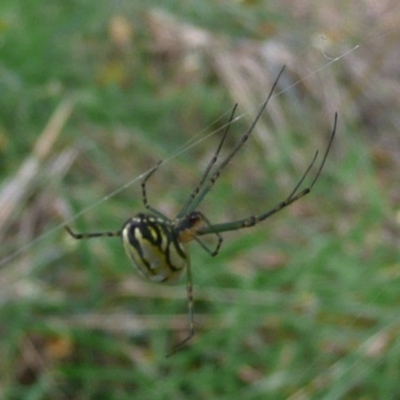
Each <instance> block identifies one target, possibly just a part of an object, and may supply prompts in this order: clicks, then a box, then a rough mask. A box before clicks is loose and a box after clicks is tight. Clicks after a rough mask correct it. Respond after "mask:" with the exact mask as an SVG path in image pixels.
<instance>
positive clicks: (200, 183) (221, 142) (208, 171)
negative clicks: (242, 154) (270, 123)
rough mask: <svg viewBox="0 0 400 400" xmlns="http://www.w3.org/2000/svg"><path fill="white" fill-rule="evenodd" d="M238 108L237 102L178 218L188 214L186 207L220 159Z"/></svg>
mask: <svg viewBox="0 0 400 400" xmlns="http://www.w3.org/2000/svg"><path fill="white" fill-rule="evenodd" d="M236 108H237V103H236V104H235V105H234V106H233V109H232V112H231V116H230V117H229V121H228V123H227V124H226V129H225V132H224V134H223V136H222V139H221V141H220V142H219V145H218V148H217V150H216V152H215V153H214V155H213V157H212V158H211V160H210V161H209V163H208V165H207V168H206V170H205V171H204V173H203V176H202V177H201V179H200V182H199V183H198V184H197V186H196V187H195V189H194V190H193V192H192V193H191V194H190V196H189V197H188V199H187V200H186V202H185V204H184V206H183V207H182V209H181V211H179V214H178V215H177V218H181V217H182V216H183V215H185V214H186V209H187V208H188V207H189V206H190V204H191V203H192V201H193V200H194V199H195V198H196V196H197V195H198V194H199V191H200V189H201V188H202V186H203V183H204V182H205V180H206V179H207V177H208V174H209V173H210V171H211V169H212V167H213V166H214V164H215V163H216V162H217V160H218V156H219V153H220V151H221V148H222V145H223V143H224V141H225V138H226V136H227V135H228V132H229V128H230V126H231V124H232V121H233V117H234V116H235V111H236Z"/></svg>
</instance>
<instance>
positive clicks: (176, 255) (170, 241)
mask: <svg viewBox="0 0 400 400" xmlns="http://www.w3.org/2000/svg"><path fill="white" fill-rule="evenodd" d="M284 68H285V67H283V68H282V69H281V71H280V72H279V74H278V76H277V78H276V80H275V82H274V84H273V85H272V87H271V89H270V92H269V94H268V96H267V98H266V100H265V101H264V103H263V104H262V106H261V108H260V110H259V111H258V113H257V115H256V117H255V119H254V121H253V122H252V124H251V126H250V127H249V128H248V130H247V132H246V133H245V134H244V135H243V136H242V137H241V139H240V140H239V142H238V143H237V144H236V146H235V147H234V149H233V150H232V151H231V152H230V153H229V154H228V155H227V156H226V157H225V159H224V160H222V161H221V162H220V164H219V165H215V164H216V162H217V161H218V156H219V153H220V151H221V148H222V146H223V143H224V141H225V138H226V136H227V134H228V131H229V126H230V124H231V123H232V120H233V118H234V114H235V111H236V107H237V104H236V105H235V106H234V108H233V110H232V114H231V116H230V119H229V123H228V124H227V127H226V129H225V132H224V134H223V136H222V138H221V140H220V142H219V145H218V147H217V149H216V151H215V153H214V155H213V157H212V158H211V160H210V161H209V163H208V165H207V167H206V169H205V171H204V173H203V175H202V177H201V179H200V181H199V183H198V184H197V186H196V187H195V189H194V190H193V191H192V192H191V194H190V195H189V196H188V198H187V200H186V202H185V204H184V205H183V207H182V209H181V210H180V211H179V213H178V214H177V216H176V217H175V218H173V219H170V218H168V217H167V216H166V215H164V214H163V213H162V212H160V211H158V210H156V209H155V208H153V207H152V206H151V205H150V204H149V203H148V200H147V189H146V184H147V181H148V180H149V178H150V177H151V176H152V175H153V174H154V173H155V172H156V171H157V169H158V167H159V165H160V164H161V162H159V163H158V164H157V165H156V166H155V167H154V168H152V170H151V171H150V172H149V173H148V174H147V175H146V176H145V177H144V179H143V181H142V183H141V190H142V201H143V205H144V208H145V209H146V212H145V213H142V212H141V213H138V214H136V215H135V216H134V217H132V218H130V219H128V220H127V221H126V222H125V223H124V224H123V226H122V228H121V229H120V230H119V231H111V232H110V231H108V232H92V233H75V232H73V231H72V229H71V228H70V227H69V226H65V229H66V230H67V232H68V233H69V234H70V235H71V236H72V237H73V238H75V239H89V238H97V237H105V236H107V237H120V238H121V239H122V243H123V246H124V248H125V251H126V253H127V255H128V257H129V258H130V259H131V261H132V262H133V264H135V266H136V267H137V269H138V270H139V272H140V274H141V275H143V276H144V277H145V278H146V279H148V280H150V281H153V282H159V283H170V284H174V283H177V282H178V281H179V279H180V278H181V277H182V275H183V273H184V271H186V291H187V305H188V334H187V336H186V337H185V339H183V340H182V341H181V342H180V343H179V344H178V345H177V346H176V347H175V348H174V349H173V350H172V352H171V353H170V354H169V355H172V354H174V353H175V352H176V351H178V350H180V349H181V348H182V347H184V346H185V345H186V344H187V343H188V342H189V341H190V339H191V338H192V337H193V336H194V334H195V329H194V316H193V303H194V298H193V283H192V273H191V266H190V254H189V249H188V243H189V242H191V241H193V240H195V241H196V242H197V243H198V244H199V245H200V246H201V247H202V248H203V249H204V250H205V251H206V252H207V253H208V254H209V255H210V256H212V257H214V256H216V255H217V254H218V252H219V250H220V248H221V245H222V241H223V239H222V236H221V233H222V232H227V231H232V230H238V229H242V228H249V227H252V226H254V225H256V224H258V223H259V222H261V221H264V220H265V219H267V218H269V217H270V216H272V215H273V214H275V213H277V212H278V211H280V210H282V209H284V208H285V207H287V206H289V205H290V204H292V203H294V202H295V201H297V200H299V199H300V198H302V197H303V196H305V195H307V194H308V193H310V191H311V189H312V188H313V187H314V185H315V183H316V181H317V180H318V178H319V176H320V174H321V171H322V169H323V167H324V164H325V161H326V158H327V156H328V153H329V150H330V148H331V145H332V141H333V138H334V136H335V132H336V125H337V113H335V117H334V123H333V129H332V133H331V135H330V139H329V142H328V145H327V148H326V150H325V153H324V155H323V158H322V161H321V164H320V165H319V167H318V169H317V171H316V175H315V176H314V178H313V179H312V181H311V184H310V185H309V186H308V187H306V188H304V189H302V190H300V186H301V185H302V183H303V182H304V180H305V178H306V176H307V175H308V173H309V172H310V170H311V169H312V167H313V166H314V164H315V161H316V159H317V156H318V151H316V152H315V154H314V157H313V158H312V160H311V162H310V164H309V165H308V167H307V169H306V170H305V172H304V173H303V175H302V176H301V178H300V180H299V181H298V182H297V184H296V185H295V187H294V189H293V190H292V191H291V192H290V194H289V196H288V197H286V199H284V200H283V201H281V202H280V203H278V204H277V205H275V206H274V207H272V208H271V209H269V210H267V211H266V212H264V213H262V214H260V215H253V216H250V217H247V218H243V219H239V220H237V221H230V222H225V223H219V224H212V223H211V222H210V221H209V220H208V219H207V217H206V216H205V215H204V214H203V213H202V212H200V211H198V210H197V207H198V205H199V204H200V202H201V201H202V200H203V198H204V197H205V196H206V195H207V193H208V192H209V191H210V189H211V188H212V187H213V185H214V183H215V182H216V180H217V179H218V177H219V176H220V173H221V172H222V170H223V169H224V168H225V167H226V166H227V164H228V163H229V162H230V161H231V160H232V158H233V157H234V156H235V154H236V153H237V152H238V151H239V150H240V149H241V147H242V146H243V145H244V144H245V143H246V141H247V139H248V138H249V137H250V135H251V133H252V132H253V130H254V127H255V125H256V124H257V122H258V120H259V119H260V117H261V115H262V113H263V112H264V110H265V108H266V107H267V104H268V103H269V101H270V99H271V97H272V94H273V92H274V90H275V88H276V86H277V84H278V81H279V78H280V76H281V75H282V73H283V71H284ZM203 235H214V236H215V237H216V245H215V248H213V249H210V248H209V246H207V245H206V244H205V243H204V242H203V241H202V240H201V239H200V238H201V236H203Z"/></svg>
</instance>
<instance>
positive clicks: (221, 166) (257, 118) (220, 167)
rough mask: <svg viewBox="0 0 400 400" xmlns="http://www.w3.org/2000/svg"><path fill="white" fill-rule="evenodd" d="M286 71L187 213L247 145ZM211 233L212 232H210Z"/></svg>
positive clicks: (188, 211) (188, 207)
mask: <svg viewBox="0 0 400 400" xmlns="http://www.w3.org/2000/svg"><path fill="white" fill-rule="evenodd" d="M284 69H285V66H283V67H282V68H281V70H280V71H279V74H278V76H277V78H276V79H275V82H274V84H273V85H272V87H271V89H270V91H269V93H268V96H267V99H266V100H265V101H264V103H263V105H262V106H261V108H260V110H259V111H258V113H257V115H256V117H255V118H254V121H253V123H252V124H251V125H250V127H249V129H248V130H247V132H246V133H245V134H244V135H243V136H242V138H241V139H240V141H239V143H238V144H237V145H236V146H235V148H234V149H233V150H232V152H231V153H230V154H229V155H228V156H227V157H226V158H225V159H224V160H223V161H222V162H221V164H220V165H219V166H218V168H217V170H216V171H215V172H214V174H213V175H212V176H211V178H210V179H209V180H208V184H206V185H203V187H202V188H201V189H200V191H199V193H198V194H197V195H196V197H195V198H194V199H193V200H192V201H191V202H190V204H188V205H187V206H186V209H185V213H190V212H192V211H194V210H195V209H196V208H197V206H198V205H199V204H200V202H201V200H203V198H204V196H205V195H206V194H207V193H208V192H209V191H210V189H211V188H212V187H213V185H214V183H215V181H216V180H217V179H218V177H219V175H220V174H221V172H222V170H223V169H224V168H225V167H226V166H227V164H228V163H229V162H230V161H231V160H232V158H233V157H234V156H235V154H236V153H237V152H238V151H239V150H240V149H241V147H242V146H243V145H244V144H245V143H246V141H247V139H248V138H249V137H250V135H251V133H252V132H253V130H254V128H255V126H256V124H257V122H258V120H259V119H260V118H261V115H262V113H263V112H264V110H265V108H266V107H267V105H268V103H269V101H270V100H271V97H272V94H273V92H274V90H275V88H276V86H277V85H278V82H279V79H280V77H281V75H282V73H283V71H284ZM210 233H211V232H210Z"/></svg>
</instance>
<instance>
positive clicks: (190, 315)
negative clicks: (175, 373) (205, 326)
mask: <svg viewBox="0 0 400 400" xmlns="http://www.w3.org/2000/svg"><path fill="white" fill-rule="evenodd" d="M186 294H187V302H188V324H189V330H188V335H187V336H186V337H185V339H183V340H182V341H181V342H179V343H178V344H177V345H176V346H175V347H174V348H173V349H172V350H171V352H170V353H168V354H167V357H171V356H172V355H174V354H175V353H177V352H178V351H180V350H182V349H183V348H184V347H185V346H186V344H187V343H188V342H189V341H190V339H192V337H193V336H194V334H195V330H194V316H193V315H194V313H193V304H194V298H193V281H192V270H191V267H190V257H188V260H187V267H186Z"/></svg>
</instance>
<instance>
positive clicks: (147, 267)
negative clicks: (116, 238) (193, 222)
mask: <svg viewBox="0 0 400 400" xmlns="http://www.w3.org/2000/svg"><path fill="white" fill-rule="evenodd" d="M121 236H122V242H123V244H124V247H125V250H126V253H127V254H128V256H129V258H130V259H131V260H132V261H133V262H134V264H135V265H136V266H137V268H138V270H139V272H140V273H141V274H142V275H143V276H144V277H145V278H147V279H149V280H151V281H153V282H165V283H172V284H173V283H176V282H178V280H179V279H180V278H181V276H182V273H183V271H184V269H185V267H186V266H187V264H188V253H187V250H186V245H185V244H184V243H182V242H181V240H179V236H178V232H177V230H176V228H175V226H174V224H173V223H172V222H170V221H168V220H164V219H162V218H159V217H155V216H154V215H151V214H144V213H139V214H137V215H136V216H135V217H133V218H131V219H129V220H128V221H127V222H126V223H125V225H124V226H123V228H122V235H121Z"/></svg>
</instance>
